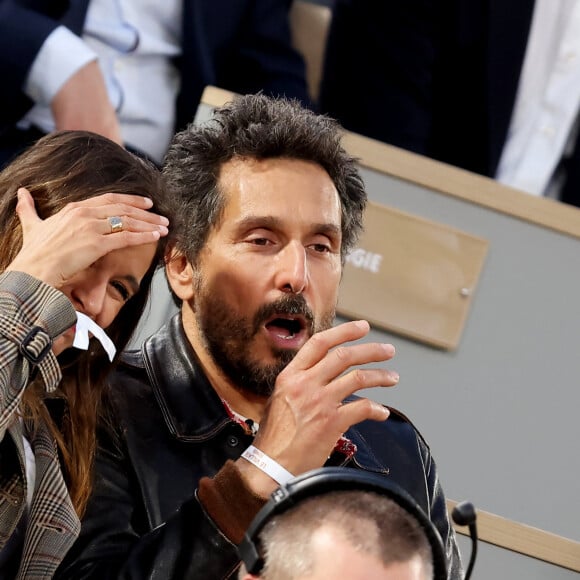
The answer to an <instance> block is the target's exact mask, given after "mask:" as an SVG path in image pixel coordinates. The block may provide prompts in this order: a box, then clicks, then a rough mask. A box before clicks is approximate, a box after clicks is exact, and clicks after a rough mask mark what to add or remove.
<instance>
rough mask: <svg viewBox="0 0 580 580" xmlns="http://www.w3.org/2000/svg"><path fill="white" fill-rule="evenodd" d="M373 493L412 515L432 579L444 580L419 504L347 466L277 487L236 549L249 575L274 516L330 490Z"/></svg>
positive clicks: (436, 544) (440, 551)
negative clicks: (426, 551) (426, 550)
mask: <svg viewBox="0 0 580 580" xmlns="http://www.w3.org/2000/svg"><path fill="white" fill-rule="evenodd" d="M345 490H358V491H373V492H375V493H378V494H379V495H384V496H387V497H389V498H390V499H392V500H393V501H394V502H395V503H396V504H398V505H399V506H400V507H402V508H403V509H404V510H405V511H407V512H408V513H409V514H410V515H411V516H413V517H414V518H415V519H416V520H417V521H418V522H419V524H420V525H421V527H422V528H423V530H424V532H425V535H426V536H427V539H428V540H429V544H430V546H431V553H432V555H433V578H434V579H435V580H446V579H447V557H446V555H445V550H444V548H443V542H442V541H441V536H440V535H439V532H438V530H437V528H435V526H434V525H433V523H432V522H431V520H430V519H429V518H428V517H427V515H426V514H425V512H424V511H423V510H422V509H421V507H420V506H419V504H417V502H416V501H415V500H414V499H413V498H412V497H411V496H410V495H409V494H408V493H407V492H406V491H405V490H404V489H402V488H400V487H399V486H398V485H396V484H394V483H393V482H392V481H390V480H389V479H387V478H386V477H385V476H383V475H379V474H377V473H371V472H368V471H362V470H359V469H352V468H347V467H322V468H319V469H314V470H312V471H308V472H307V473H304V474H302V475H299V476H298V477H295V478H293V479H292V480H290V481H289V482H288V483H286V484H285V485H282V486H281V487H279V488H278V489H277V490H276V491H275V492H274V493H273V494H272V495H271V497H270V499H269V500H268V502H267V503H266V505H265V506H264V507H263V508H262V509H261V510H260V511H259V512H258V514H257V515H256V517H255V518H254V520H253V521H252V523H251V524H250V527H249V528H248V530H247V531H246V533H245V535H244V539H243V540H242V542H241V544H240V545H239V546H238V552H239V555H240V558H241V559H242V560H243V562H244V564H245V566H246V569H247V570H248V572H249V573H250V574H258V573H259V572H260V570H261V569H262V567H263V566H264V561H263V558H262V556H261V555H260V553H259V551H258V546H257V542H258V536H259V535H260V532H261V531H262V529H263V528H264V526H265V525H266V524H267V523H268V521H269V520H270V519H271V518H272V517H273V516H275V515H278V514H281V513H282V512H285V511H286V510H288V509H290V508H291V507H292V506H294V505H296V504H297V503H298V502H300V501H301V500H303V499H304V498H307V497H312V496H316V495H321V494H324V493H326V492H329V491H345Z"/></svg>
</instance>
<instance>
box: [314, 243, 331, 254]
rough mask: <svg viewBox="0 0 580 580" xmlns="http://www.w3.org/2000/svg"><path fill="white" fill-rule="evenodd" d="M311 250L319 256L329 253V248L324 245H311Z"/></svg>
mask: <svg viewBox="0 0 580 580" xmlns="http://www.w3.org/2000/svg"><path fill="white" fill-rule="evenodd" d="M312 249H313V250H314V251H315V252H319V253H321V254H324V253H326V252H330V246H327V245H326V244H313V245H312Z"/></svg>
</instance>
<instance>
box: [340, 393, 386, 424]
mask: <svg viewBox="0 0 580 580" xmlns="http://www.w3.org/2000/svg"><path fill="white" fill-rule="evenodd" d="M338 412H339V414H340V415H342V424H343V425H345V428H344V431H347V430H348V429H349V427H351V426H352V425H356V424H357V423H360V422H361V421H366V420H369V419H370V420H371V421H385V420H386V419H387V418H388V417H389V415H390V411H389V410H388V409H387V408H386V407H385V406H384V405H381V404H380V403H377V402H376V401H371V399H364V398H363V399H357V400H356V401H351V402H350V403H345V404H344V405H342V406H341V407H340V409H339V410H338Z"/></svg>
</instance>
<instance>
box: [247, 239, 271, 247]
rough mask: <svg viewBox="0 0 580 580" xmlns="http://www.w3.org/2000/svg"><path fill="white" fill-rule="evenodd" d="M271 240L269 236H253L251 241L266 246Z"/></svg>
mask: <svg viewBox="0 0 580 580" xmlns="http://www.w3.org/2000/svg"><path fill="white" fill-rule="evenodd" d="M269 242H270V240H268V239H267V238H253V239H251V240H250V243H251V244H255V245H256V246H266V245H268V243H269Z"/></svg>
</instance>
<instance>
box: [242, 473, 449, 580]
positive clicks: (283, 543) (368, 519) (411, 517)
mask: <svg viewBox="0 0 580 580" xmlns="http://www.w3.org/2000/svg"><path fill="white" fill-rule="evenodd" d="M327 525H328V526H329V527H330V528H332V529H336V530H337V531H338V532H339V533H340V534H341V535H342V536H343V537H344V538H345V539H346V540H347V541H350V542H351V543H352V544H353V545H354V546H357V547H358V549H360V550H362V551H364V552H366V553H367V554H368V555H370V556H372V557H376V559H377V560H378V561H380V562H381V563H382V564H383V565H384V566H385V567H387V566H389V565H391V564H394V563H407V562H409V561H411V560H412V559H414V558H416V557H417V556H418V557H419V559H420V561H421V562H423V564H424V568H425V570H426V571H427V575H428V577H429V578H434V579H435V580H447V557H446V553H445V549H444V547H443V543H442V540H441V536H440V535H439V532H438V530H437V529H436V527H435V526H434V525H433V523H432V522H431V521H430V519H429V517H428V516H427V515H426V514H425V512H424V511H423V510H422V509H421V507H420V506H419V504H418V503H417V502H416V501H415V500H414V499H413V498H412V497H411V496H410V495H409V494H408V493H407V492H406V491H405V490H404V489H402V488H400V487H399V486H398V485H396V484H395V483H394V482H393V481H391V480H390V479H389V478H388V477H385V476H384V475H382V474H377V473H371V472H367V471H363V470H359V469H352V468H345V467H322V468H319V469H314V470H312V471H309V472H306V473H304V474H302V475H300V476H297V477H295V478H294V479H292V480H290V481H289V482H288V483H286V484H284V485H282V486H281V487H280V488H278V489H277V490H276V491H275V492H274V493H273V494H272V496H271V498H270V499H269V501H268V502H267V503H266V505H265V506H264V507H263V508H262V509H261V510H260V512H258V514H257V515H256V517H255V518H254V520H253V521H252V523H251V524H250V526H249V527H248V529H247V531H246V533H245V535H244V538H243V540H242V542H241V543H240V545H239V547H238V551H239V554H240V558H241V559H242V562H243V565H242V570H241V575H240V577H243V576H242V574H244V573H245V571H246V570H247V571H248V572H249V573H251V574H254V575H256V574H260V577H261V578H264V579H267V580H273V579H276V580H292V579H293V578H296V577H300V576H302V575H305V574H308V573H310V572H311V571H312V568H313V566H314V565H315V563H316V554H315V553H312V550H311V549H310V548H311V546H310V539H311V537H312V536H313V534H314V532H316V531H317V530H319V529H320V528H322V527H323V526H325V527H326V526H327Z"/></svg>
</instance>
